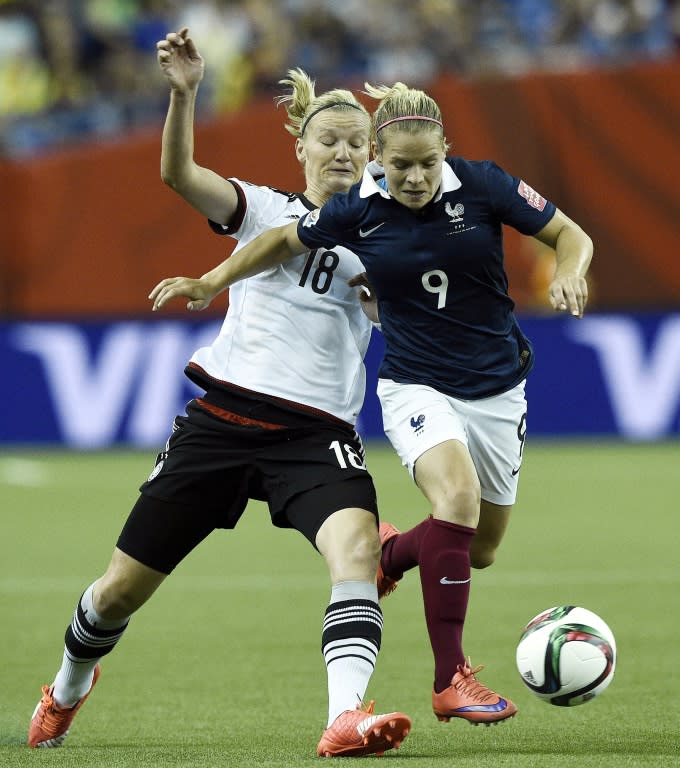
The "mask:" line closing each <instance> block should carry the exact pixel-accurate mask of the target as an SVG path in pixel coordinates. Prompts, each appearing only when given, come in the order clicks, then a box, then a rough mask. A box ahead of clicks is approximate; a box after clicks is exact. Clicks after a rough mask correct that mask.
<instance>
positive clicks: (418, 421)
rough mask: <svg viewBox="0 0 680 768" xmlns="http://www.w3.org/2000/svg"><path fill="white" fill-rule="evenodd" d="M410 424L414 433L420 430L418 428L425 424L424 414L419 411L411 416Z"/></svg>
mask: <svg viewBox="0 0 680 768" xmlns="http://www.w3.org/2000/svg"><path fill="white" fill-rule="evenodd" d="M411 426H412V427H413V431H414V432H415V433H418V432H420V430H421V429H422V428H423V427H424V426H425V414H424V413H421V414H420V415H419V416H411Z"/></svg>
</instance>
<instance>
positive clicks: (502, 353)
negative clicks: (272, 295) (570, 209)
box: [154, 83, 592, 723]
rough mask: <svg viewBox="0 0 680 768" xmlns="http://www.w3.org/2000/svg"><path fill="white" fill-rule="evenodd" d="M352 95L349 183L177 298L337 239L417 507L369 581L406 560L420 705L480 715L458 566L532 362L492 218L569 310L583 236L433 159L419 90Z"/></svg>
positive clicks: (472, 169) (504, 466)
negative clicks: (358, 273) (368, 110)
mask: <svg viewBox="0 0 680 768" xmlns="http://www.w3.org/2000/svg"><path fill="white" fill-rule="evenodd" d="M367 91H368V93H369V95H371V96H372V97H374V98H377V99H379V100H380V103H379V105H378V108H377V110H376V112H375V114H374V116H373V121H374V147H373V149H374V154H375V158H376V159H375V162H373V163H371V164H370V165H369V166H368V168H367V169H366V170H365V172H364V177H363V180H362V181H361V183H359V184H356V185H355V186H353V187H352V188H351V190H350V191H349V193H348V194H338V195H335V196H333V197H332V198H331V200H330V201H329V202H327V203H326V204H325V205H324V206H323V207H322V208H321V209H319V210H317V211H313V212H311V213H309V214H307V215H306V216H304V217H303V218H302V219H300V221H299V222H296V223H294V224H291V225H289V226H286V227H282V228H278V229H274V230H270V231H269V232H268V233H266V234H264V235H262V236H261V237H259V238H258V239H257V240H255V241H254V242H253V243H251V244H250V245H249V246H248V247H246V248H245V249H244V250H242V251H241V252H240V253H239V254H238V256H237V257H236V258H233V259H231V260H230V261H228V262H225V263H223V264H222V265H220V266H219V267H217V268H216V269H215V270H214V271H213V273H210V274H209V276H208V279H207V280H205V281H203V282H199V283H198V284H196V285H194V286H192V291H193V292H194V293H190V294H189V295H197V296H199V297H200V296H202V295H212V294H213V293H215V292H216V291H218V290H220V289H222V288H224V287H225V286H227V285H231V284H232V283H233V282H235V281H237V280H240V279H242V278H243V277H246V276H248V275H252V274H256V273H257V272H259V271H260V270H262V269H265V268H268V267H271V266H273V265H275V264H278V263H280V262H282V261H285V260H287V259H289V258H291V257H294V256H296V254H299V253H302V252H303V251H305V250H307V249H309V248H326V247H331V246H336V245H338V244H340V245H344V246H346V247H348V248H351V249H352V250H353V251H354V252H355V253H356V254H357V255H358V256H359V258H360V259H361V261H362V263H363V265H364V269H365V275H366V280H367V283H368V285H370V288H371V290H373V291H374V292H375V295H376V296H377V307H378V312H379V319H380V323H381V326H382V332H383V334H384V337H385V347H386V351H385V357H384V360H383V362H382V365H381V368H380V373H379V382H378V394H379V396H380V400H381V405H382V411H383V421H384V425H385V431H386V433H387V435H388V437H389V439H390V440H391V442H392V444H393V446H394V447H395V449H396V451H397V452H398V454H399V456H400V457H401V459H402V461H403V463H404V464H405V465H406V466H407V467H408V468H409V471H410V472H411V474H412V476H413V478H414V480H415V482H416V483H417V485H418V487H419V488H420V489H421V490H422V492H423V494H424V495H425V497H426V498H427V500H428V501H429V502H430V504H431V508H432V514H431V516H430V517H428V519H426V520H425V521H423V522H421V523H420V524H419V525H417V526H415V527H414V528H412V529H411V530H409V531H407V532H405V533H399V531H397V529H396V528H394V527H393V526H391V525H390V524H389V523H381V526H380V535H381V541H382V544H383V552H382V557H381V562H380V567H379V570H378V590H379V593H380V595H381V596H382V595H385V594H388V593H389V592H390V591H391V590H392V589H394V587H395V586H396V583H397V581H398V580H399V579H400V578H401V577H402V575H403V573H404V571H406V570H408V569H410V568H413V567H415V566H419V569H420V579H421V582H422V592H423V600H424V604H425V616H426V622H427V627H428V632H429V636H430V642H431V645H432V650H433V653H434V659H435V670H434V689H433V692H432V706H433V710H434V713H435V715H436V716H437V717H438V718H439V719H440V720H444V721H448V720H449V719H450V718H451V717H463V718H466V719H468V720H470V721H472V722H484V723H489V722H494V721H498V720H503V719H505V718H508V717H512V715H514V714H515V712H516V707H515V705H514V704H513V703H512V702H511V701H510V700H508V699H507V698H504V697H502V696H499V695H497V694H495V693H493V692H492V691H490V690H489V689H488V688H486V687H485V686H483V685H482V684H481V683H480V682H479V681H478V680H477V679H476V677H475V674H476V673H477V672H478V671H479V669H480V668H481V667H477V668H474V669H473V668H471V666H470V663H469V661H466V658H465V656H464V653H463V647H462V632H463V625H464V621H465V615H466V610H467V604H468V597H469V589H470V569H471V565H472V566H475V567H478V568H483V567H486V566H488V565H490V564H491V563H492V562H493V561H494V559H495V555H496V550H497V548H498V546H499V544H500V542H501V539H502V538H503V535H504V533H505V530H506V527H507V525H508V520H509V517H510V513H511V510H512V506H513V504H514V502H515V497H516V492H517V482H518V478H519V470H520V465H521V462H522V451H523V447H524V439H525V433H526V401H525V396H524V383H525V379H526V377H527V374H528V373H529V371H530V370H531V367H532V365H533V351H532V347H531V344H530V342H529V340H528V339H527V338H526V337H525V336H524V334H523V333H522V330H521V328H520V327H519V324H518V322H517V319H516V317H515V315H514V312H513V308H514V304H513V302H512V300H511V298H510V297H509V295H508V281H507V277H506V273H505V270H504V266H503V243H502V225H504V224H507V225H509V226H511V227H514V228H515V229H517V230H519V231H520V232H521V233H523V234H525V235H531V236H533V237H535V238H537V239H538V240H539V241H540V242H542V243H544V244H546V245H548V246H550V247H552V248H553V249H554V251H555V255H556V270H555V276H554V279H553V281H552V283H551V285H550V287H549V298H550V302H551V304H552V306H553V308H554V309H556V310H558V311H568V312H570V313H571V314H572V315H574V316H575V317H580V316H581V315H582V313H583V311H584V308H585V305H586V301H587V285H586V280H585V275H586V271H587V269H588V265H589V263H590V260H591V256H592V242H591V240H590V238H589V237H588V235H587V234H586V233H585V232H584V231H583V230H582V229H581V228H580V227H579V226H578V225H577V224H575V223H574V222H573V221H572V220H571V219H569V218H568V217H567V216H566V215H565V214H564V213H562V212H561V211H560V210H559V209H557V208H556V207H555V205H554V204H553V203H551V202H549V201H548V200H546V199H545V198H544V197H542V196H541V195H540V194H539V193H538V192H536V191H535V190H534V189H532V188H531V187H530V186H529V185H528V184H527V183H526V182H525V181H523V180H522V179H520V178H517V177H515V176H511V175H510V174H508V173H506V172H505V171H504V170H502V169H501V168H499V167H498V166H497V165H496V164H495V163H493V162H490V161H475V162H472V161H468V160H466V159H464V158H462V157H447V156H446V152H447V149H448V147H447V143H446V139H445V137H444V131H443V125H442V117H441V112H440V110H439V107H438V106H437V104H436V102H434V100H433V99H432V98H430V97H429V96H428V95H427V94H425V93H424V92H422V91H419V90H413V89H409V88H407V87H406V86H405V85H403V84H402V83H397V84H396V85H394V86H393V87H392V88H387V87H382V88H375V87H371V86H367ZM355 282H356V281H355ZM174 291H175V286H173V284H172V282H169V283H166V284H161V285H160V286H158V287H157V288H156V291H155V293H154V297H155V301H156V305H157V306H160V305H162V304H163V303H164V302H165V301H167V300H168V299H169V298H171V297H172V296H173V295H175V293H174ZM375 319H377V318H375ZM471 698H474V699H475V702H474V704H472V703H471V701H470V700H471Z"/></svg>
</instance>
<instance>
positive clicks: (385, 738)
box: [316, 701, 411, 757]
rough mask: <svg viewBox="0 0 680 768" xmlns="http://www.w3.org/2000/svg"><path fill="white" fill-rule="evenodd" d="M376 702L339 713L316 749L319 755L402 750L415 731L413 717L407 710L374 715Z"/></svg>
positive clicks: (346, 754) (348, 754)
mask: <svg viewBox="0 0 680 768" xmlns="http://www.w3.org/2000/svg"><path fill="white" fill-rule="evenodd" d="M374 706H375V702H374V701H371V702H370V704H369V705H368V706H367V707H364V706H363V705H359V706H358V707H357V708H356V709H353V710H351V709H348V710H346V711H345V712H342V713H341V714H339V715H338V716H337V717H336V718H335V720H334V721H333V723H332V724H331V725H330V727H329V728H326V730H325V731H324V732H323V736H322V737H321V741H320V742H319V745H318V746H317V748H316V753H317V755H318V756H319V757H361V756H362V755H378V756H380V755H382V754H383V753H385V752H387V750H388V749H399V747H400V746H401V742H402V741H403V740H404V739H405V738H406V737H407V736H408V734H409V731H410V730H411V719H410V718H409V717H408V716H407V715H405V714H404V713H403V712H390V713H389V714H387V715H374V714H373V708H374Z"/></svg>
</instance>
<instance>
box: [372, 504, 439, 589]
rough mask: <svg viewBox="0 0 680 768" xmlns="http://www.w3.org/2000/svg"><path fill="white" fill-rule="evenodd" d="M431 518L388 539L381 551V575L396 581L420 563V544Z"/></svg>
mask: <svg viewBox="0 0 680 768" xmlns="http://www.w3.org/2000/svg"><path fill="white" fill-rule="evenodd" d="M431 522H432V517H428V518H427V519H426V520H423V522H422V523H419V524H418V525H416V526H415V527H414V528H411V529H410V530H408V531H404V533H400V534H399V535H398V536H395V537H394V538H393V539H390V540H389V541H388V542H387V543H386V544H385V546H384V547H383V550H382V555H381V556H380V565H381V566H382V569H383V573H384V574H385V575H386V576H389V577H390V578H391V579H396V580H397V581H398V580H399V579H400V578H401V577H402V576H403V575H404V571H410V570H411V568H415V567H416V566H417V565H418V563H419V562H420V543H421V541H422V539H423V536H425V534H426V532H427V531H428V529H429V527H430V523H431Z"/></svg>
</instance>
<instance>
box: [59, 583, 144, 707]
mask: <svg viewBox="0 0 680 768" xmlns="http://www.w3.org/2000/svg"><path fill="white" fill-rule="evenodd" d="M93 586H94V584H90V586H89V587H88V588H87V589H86V590H85V592H83V594H82V596H81V598H80V600H79V602H78V605H77V606H76V610H75V613H74V614H73V620H72V621H71V623H70V624H69V626H68V628H67V629H66V635H65V637H64V656H63V658H62V662H61V667H60V669H59V671H58V672H57V676H56V677H55V679H54V692H53V696H54V698H55V699H56V701H57V704H59V706H61V707H73V706H75V705H76V704H77V703H78V701H80V699H82V698H83V696H84V695H85V694H86V693H87V692H88V691H89V690H90V686H91V685H92V678H93V676H94V668H95V667H96V666H97V662H98V661H99V659H101V657H102V656H104V655H106V654H107V653H110V652H111V651H112V650H113V649H114V647H115V645H116V643H117V642H118V641H119V640H120V638H121V635H122V634H123V632H124V631H125V628H126V627H127V625H128V622H129V620H130V617H129V616H127V617H126V618H124V619H115V620H111V621H109V620H107V619H102V617H101V616H100V615H99V614H98V613H97V612H96V611H95V609H94V605H93V604H92V588H93Z"/></svg>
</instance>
